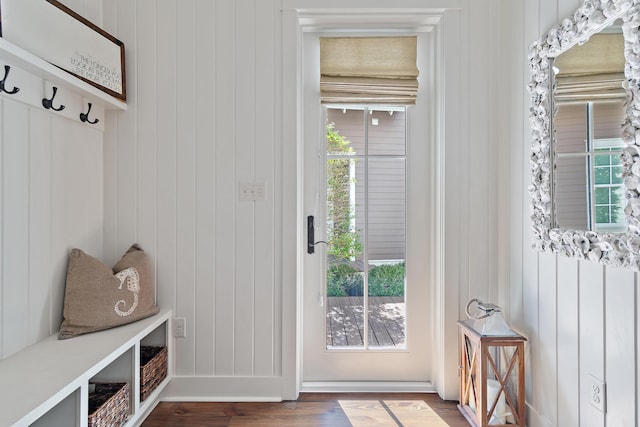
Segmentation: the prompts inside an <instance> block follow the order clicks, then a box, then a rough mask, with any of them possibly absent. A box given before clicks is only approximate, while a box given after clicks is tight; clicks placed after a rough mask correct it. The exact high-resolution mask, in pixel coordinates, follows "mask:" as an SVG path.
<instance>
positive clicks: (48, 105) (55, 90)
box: [42, 86, 64, 111]
mask: <svg viewBox="0 0 640 427" xmlns="http://www.w3.org/2000/svg"><path fill="white" fill-rule="evenodd" d="M56 93H58V88H57V87H55V86H54V87H53V95H51V98H50V99H47V98H42V106H43V107H44V108H46V109H47V110H48V109H52V110H53V111H62V110H64V105H62V104H60V106H59V107H54V106H53V98H55V97H56Z"/></svg>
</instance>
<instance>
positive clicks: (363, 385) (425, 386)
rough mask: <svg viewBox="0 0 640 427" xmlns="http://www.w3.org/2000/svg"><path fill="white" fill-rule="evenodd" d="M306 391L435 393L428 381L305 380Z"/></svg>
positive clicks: (303, 390) (304, 389) (304, 387)
mask: <svg viewBox="0 0 640 427" xmlns="http://www.w3.org/2000/svg"><path fill="white" fill-rule="evenodd" d="M300 391H301V392H307V393H354V392H358V393H435V392H436V388H435V387H434V386H433V384H432V383H431V382H429V381H326V382H324V381H305V382H303V383H302V387H301V388H300Z"/></svg>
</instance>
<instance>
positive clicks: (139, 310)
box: [58, 244, 160, 339]
mask: <svg viewBox="0 0 640 427" xmlns="http://www.w3.org/2000/svg"><path fill="white" fill-rule="evenodd" d="M158 311H160V310H159V308H158V307H157V306H156V305H155V303H154V295H153V284H152V283H151V277H150V261H149V258H148V257H147V255H146V254H145V252H144V251H143V250H142V249H140V247H139V246H138V245H137V244H134V245H133V246H131V247H130V248H129V250H128V251H127V252H126V253H125V254H124V255H123V256H122V258H121V259H120V260H119V261H118V262H117V263H116V265H115V266H114V267H113V269H111V268H109V267H108V266H106V265H104V264H103V263H102V262H101V261H99V260H98V259H96V258H94V257H92V256H90V255H87V254H86V253H84V252H83V251H82V250H80V249H78V248H75V249H72V250H71V253H70V254H69V263H68V265H67V281H66V288H65V296H64V309H63V321H62V324H61V325H60V332H59V333H58V339H67V338H72V337H75V336H77V335H82V334H86V333H89V332H96V331H101V330H104V329H109V328H113V327H116V326H121V325H125V324H127V323H131V322H135V321H137V320H140V319H143V318H145V317H149V316H152V315H154V314H156V313H158Z"/></svg>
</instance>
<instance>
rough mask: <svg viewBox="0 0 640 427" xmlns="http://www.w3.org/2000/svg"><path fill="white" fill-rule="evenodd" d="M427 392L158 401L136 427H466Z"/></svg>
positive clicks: (455, 413) (449, 404)
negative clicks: (268, 399) (280, 399)
mask: <svg viewBox="0 0 640 427" xmlns="http://www.w3.org/2000/svg"><path fill="white" fill-rule="evenodd" d="M456 403H457V402H451V401H443V400H441V399H440V398H439V397H438V395H437V394H432V393H302V394H300V398H299V399H298V400H296V401H285V402H161V403H160V404H159V405H158V406H157V407H156V408H155V409H154V410H153V411H152V413H151V414H150V415H149V417H148V418H147V419H146V420H145V421H144V422H143V424H142V427H186V426H189V427H231V426H233V427H237V426H249V427H251V426H263V427H271V426H274V427H275V426H278V427H325V426H327V427H329V426H331V427H343V426H344V427H351V426H352V427H359V426H363V427H364V426H366V427H369V426H390V427H398V426H400V427H413V426H420V427H468V423H467V422H466V420H465V419H464V417H463V416H462V415H461V414H460V412H458V410H457V408H456Z"/></svg>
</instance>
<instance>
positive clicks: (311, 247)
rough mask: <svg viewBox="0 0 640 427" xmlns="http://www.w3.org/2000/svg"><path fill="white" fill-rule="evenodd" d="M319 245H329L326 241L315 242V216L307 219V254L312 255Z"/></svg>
mask: <svg viewBox="0 0 640 427" xmlns="http://www.w3.org/2000/svg"><path fill="white" fill-rule="evenodd" d="M318 243H324V244H325V245H328V243H327V242H325V241H324V240H318V241H317V242H316V241H315V228H314V226H313V215H309V216H308V217H307V253H308V254H312V253H314V252H315V251H316V245H317V244H318Z"/></svg>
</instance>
